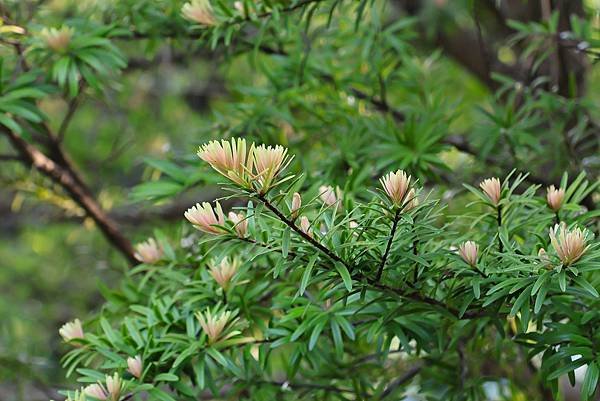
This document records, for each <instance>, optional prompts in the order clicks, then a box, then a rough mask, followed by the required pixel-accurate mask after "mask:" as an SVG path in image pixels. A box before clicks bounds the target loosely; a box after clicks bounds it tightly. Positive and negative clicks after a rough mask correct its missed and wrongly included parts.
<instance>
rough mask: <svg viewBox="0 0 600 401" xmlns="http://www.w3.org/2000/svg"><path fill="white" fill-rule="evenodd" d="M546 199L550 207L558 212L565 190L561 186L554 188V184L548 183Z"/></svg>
mask: <svg viewBox="0 0 600 401" xmlns="http://www.w3.org/2000/svg"><path fill="white" fill-rule="evenodd" d="M546 200H547V202H548V206H549V207H550V209H552V210H554V211H555V212H558V211H559V210H560V208H561V206H562V204H563V201H564V200H565V190H564V189H562V188H558V189H556V187H555V186H554V185H550V186H549V187H548V192H547V194H546Z"/></svg>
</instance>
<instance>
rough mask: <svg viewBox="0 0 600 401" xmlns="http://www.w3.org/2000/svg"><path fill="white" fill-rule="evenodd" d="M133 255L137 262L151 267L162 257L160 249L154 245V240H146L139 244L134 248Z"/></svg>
mask: <svg viewBox="0 0 600 401" xmlns="http://www.w3.org/2000/svg"><path fill="white" fill-rule="evenodd" d="M135 250H136V252H135V254H134V255H133V256H134V257H135V258H136V259H137V260H138V261H140V262H142V263H146V264H149V265H152V264H154V263H156V262H158V261H159V260H160V259H161V258H162V256H163V250H162V248H161V247H160V246H159V245H158V244H157V243H156V241H155V240H154V238H148V240H147V241H145V242H140V243H139V244H137V245H136V246H135Z"/></svg>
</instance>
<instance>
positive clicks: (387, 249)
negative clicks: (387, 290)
mask: <svg viewBox="0 0 600 401" xmlns="http://www.w3.org/2000/svg"><path fill="white" fill-rule="evenodd" d="M400 211H401V209H400V208H398V210H396V214H395V215H394V221H393V222H392V229H391V230H390V237H389V238H388V242H387V245H386V246H385V252H384V253H383V256H382V257H381V263H379V269H378V270H377V275H376V276H375V282H379V280H381V275H382V274H383V269H384V268H385V263H386V262H387V258H388V256H389V254H390V249H391V248H392V242H394V236H395V235H396V229H397V228H398V220H399V219H400Z"/></svg>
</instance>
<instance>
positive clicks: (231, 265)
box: [208, 258, 240, 290]
mask: <svg viewBox="0 0 600 401" xmlns="http://www.w3.org/2000/svg"><path fill="white" fill-rule="evenodd" d="M239 267H240V261H239V259H237V258H233V259H229V258H223V259H222V260H221V262H220V263H215V262H211V263H210V264H209V265H208V272H209V273H210V275H211V276H212V277H213V278H214V279H215V281H216V282H217V283H218V284H219V285H220V286H221V287H222V288H223V289H224V290H227V288H229V284H230V282H231V279H232V278H233V276H235V274H236V273H237V271H238V268H239Z"/></svg>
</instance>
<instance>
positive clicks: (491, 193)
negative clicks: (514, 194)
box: [479, 177, 502, 206]
mask: <svg viewBox="0 0 600 401" xmlns="http://www.w3.org/2000/svg"><path fill="white" fill-rule="evenodd" d="M479 187H480V188H481V189H482V191H483V193H485V195H486V196H487V197H488V199H489V200H490V201H491V202H492V204H493V205H494V206H498V203H500V196H501V194H502V186H501V185H500V180H499V179H498V178H495V177H494V178H488V179H485V180H483V181H482V182H481V184H479Z"/></svg>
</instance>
